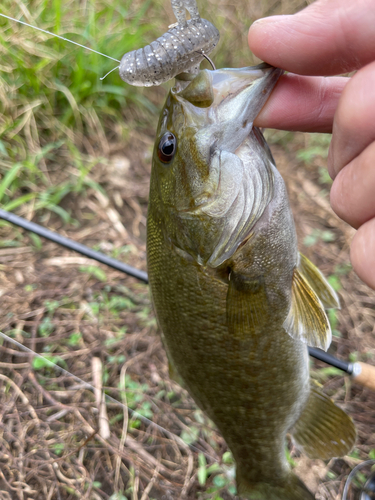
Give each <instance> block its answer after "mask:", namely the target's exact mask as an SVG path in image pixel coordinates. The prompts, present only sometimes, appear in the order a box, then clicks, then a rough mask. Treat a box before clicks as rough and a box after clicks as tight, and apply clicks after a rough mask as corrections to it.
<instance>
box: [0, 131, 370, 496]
mask: <svg viewBox="0 0 375 500" xmlns="http://www.w3.org/2000/svg"><path fill="white" fill-rule="evenodd" d="M271 140H272V134H271ZM134 141H136V144H137V148H129V149H127V150H124V149H123V148H122V147H120V146H118V145H114V146H110V148H109V152H108V156H109V158H110V161H109V163H108V164H107V165H105V164H100V163H99V164H98V165H97V167H95V169H94V170H93V171H92V173H91V174H90V175H91V176H92V178H93V179H94V180H95V181H97V182H99V183H101V184H102V185H103V186H104V187H105V189H106V192H107V193H108V198H106V197H105V196H103V195H100V194H98V193H96V192H94V191H93V190H91V191H90V190H88V191H87V193H86V196H84V197H82V198H79V199H78V198H76V197H75V196H74V195H69V196H67V197H66V199H65V200H64V208H66V209H69V210H70V211H71V213H72V214H73V216H74V218H75V219H77V220H78V221H79V222H80V225H79V228H76V227H75V226H74V225H63V224H62V222H61V220H59V219H58V218H57V217H55V216H49V215H48V214H44V215H45V216H44V218H43V219H42V220H41V219H40V218H38V217H36V218H34V219H33V220H34V221H35V222H39V223H40V222H42V223H43V224H44V225H46V226H48V227H49V228H51V229H55V230H58V231H59V232H61V233H62V234H64V235H66V236H69V237H70V238H72V239H74V240H76V241H79V242H82V243H84V244H86V245H88V246H90V247H93V246H96V248H99V249H100V250H101V251H103V252H106V253H110V254H112V255H114V254H115V252H116V251H117V252H118V255H119V257H118V258H120V259H121V260H123V261H125V262H127V263H129V264H131V265H133V266H137V267H139V268H141V269H146V261H145V243H144V241H145V220H146V219H145V218H146V207H147V197H148V182H149V173H150V166H149V164H150V161H149V160H150V151H151V147H152V142H153V138H152V136H151V135H135V136H134ZM305 141H306V138H305V136H304V135H302V134H301V135H299V134H296V135H295V136H294V138H293V140H292V141H291V142H288V143H287V144H284V145H281V143H280V141H277V142H278V143H276V144H274V145H273V146H272V149H273V152H274V154H275V158H276V162H277V165H278V167H279V169H280V171H281V173H282V175H283V176H284V178H285V180H286V182H287V185H288V190H289V193H290V199H291V204H292V207H293V210H294V214H295V219H296V225H297V230H298V235H299V240H300V242H301V250H302V251H303V253H305V254H306V255H307V257H309V258H310V259H311V260H312V261H313V262H314V263H315V264H317V265H318V266H319V268H320V269H321V270H322V272H323V273H324V274H325V275H328V276H329V275H332V274H336V275H337V266H345V265H346V264H348V262H349V245H350V240H351V238H352V236H353V230H352V229H351V228H350V227H348V226H347V225H346V224H345V223H343V222H342V221H340V220H339V219H338V218H337V217H336V216H335V215H334V214H333V212H332V210H331V208H330V205H329V200H328V195H327V192H325V193H324V192H323V193H322V190H323V189H324V188H326V190H327V186H322V185H321V184H319V182H318V166H319V163H318V160H314V161H312V162H311V163H310V164H309V165H308V166H306V165H304V164H302V163H301V162H298V161H297V160H296V152H297V151H298V150H299V149H301V148H303V147H305ZM281 142H282V141H281ZM34 215H35V214H34V213H33V211H32V209H30V211H29V213H28V214H26V216H28V217H29V218H30V217H34ZM314 229H315V230H316V229H319V230H321V231H326V230H329V231H331V232H332V233H333V234H334V236H335V239H334V241H331V242H324V241H322V240H321V239H318V240H317V241H316V243H315V244H314V245H312V246H309V247H304V246H303V244H302V242H303V241H304V238H305V237H306V236H307V235H310V234H311V233H312V232H313V231H314ZM15 235H16V236H17V238H18V241H19V242H20V246H19V247H15V248H12V247H10V248H3V249H0V296H1V299H0V300H1V305H0V308H1V311H0V312H1V314H0V331H3V332H4V333H5V334H8V335H11V336H12V337H13V338H15V339H16V340H18V341H19V342H21V343H22V344H24V345H25V346H27V347H28V348H30V349H32V350H35V351H36V352H38V353H41V352H50V353H53V355H54V356H56V357H59V359H60V362H62V363H63V366H64V367H65V368H66V369H67V370H68V371H69V372H72V373H74V374H75V375H76V376H78V377H79V378H80V379H81V380H83V381H85V382H88V383H90V384H93V385H95V387H96V388H97V389H98V390H100V382H98V379H100V372H101V371H104V373H105V377H104V384H105V388H106V390H107V393H108V394H109V395H110V396H112V397H113V398H115V399H116V400H120V401H122V402H123V403H124V405H125V406H124V407H121V406H120V405H119V404H116V403H114V402H113V401H112V402H109V403H108V404H107V412H108V417H109V419H110V421H111V428H110V436H109V437H105V436H106V434H105V433H106V428H105V425H103V424H102V421H103V420H102V419H101V418H100V417H101V416H102V415H103V413H102V412H103V405H101V403H100V397H99V400H98V399H97V397H96V396H95V394H94V393H93V392H92V391H91V390H89V389H88V388H86V387H85V385H84V384H83V383H82V382H79V381H77V380H74V379H72V377H70V376H68V375H67V374H64V373H59V372H58V371H57V370H55V369H53V368H48V367H47V368H42V369H38V370H36V369H33V367H32V364H31V362H32V358H33V356H32V355H30V354H29V353H27V352H24V351H22V350H20V349H18V348H17V347H15V346H14V345H12V344H11V343H10V342H7V341H4V342H0V370H1V373H0V498H1V499H24V500H26V499H30V500H31V499H32V500H47V499H48V500H53V499H56V500H60V499H61V500H62V499H64V500H65V499H73V498H83V499H108V498H109V497H110V496H111V494H112V493H113V492H114V491H125V490H128V492H127V493H126V496H127V497H128V498H132V499H140V500H146V499H147V498H155V499H156V498H157V499H176V498H188V499H194V498H211V497H210V496H203V491H204V489H203V488H202V487H200V485H199V482H198V480H197V474H196V472H197V461H198V451H197V450H200V452H202V453H204V454H205V455H206V460H207V463H213V462H215V461H217V462H219V463H221V459H222V455H223V453H224V452H225V451H226V445H225V442H224V440H223V439H222V437H221V436H220V435H219V434H218V433H217V432H216V430H215V429H214V428H213V426H212V424H211V423H210V422H209V421H208V420H207V419H206V418H205V417H203V416H202V414H201V413H200V412H199V411H197V409H196V407H195V404H194V402H193V401H192V400H191V399H190V398H189V396H188V395H187V394H186V392H185V391H184V390H183V389H181V388H180V387H179V386H177V385H176V384H175V383H174V382H172V381H170V379H169V377H168V369H167V362H166V357H165V353H164V350H163V348H162V345H161V341H160V337H159V335H158V332H157V328H156V322H155V320H154V318H153V315H152V310H151V305H150V302H149V297H148V291H147V286H146V285H143V284H141V283H139V282H137V281H136V280H135V279H133V278H130V277H127V276H125V275H123V274H121V273H120V272H117V271H114V270H112V269H109V268H107V267H105V266H102V265H97V264H95V263H92V261H89V260H88V259H85V258H83V257H81V256H79V255H77V254H74V253H73V252H69V251H67V250H65V249H63V248H60V247H58V246H56V245H55V244H52V243H48V242H44V241H43V245H42V248H41V249H40V250H37V249H36V248H35V245H34V244H33V242H32V241H31V240H30V237H29V236H28V235H27V234H26V233H24V232H22V231H18V230H15V229H14V228H11V227H2V228H0V237H1V238H3V239H12V238H14V237H15ZM119 252H120V253H119ZM121 252H122V253H121ZM93 264H94V265H95V266H97V267H98V268H100V269H101V270H102V271H104V273H105V276H104V275H100V276H99V277H98V275H97V274H92V273H90V272H82V271H80V266H86V267H87V266H90V265H93ZM339 279H340V281H341V285H342V288H341V290H340V292H339V295H340V299H341V303H342V309H341V311H340V313H339V324H338V327H337V329H338V330H339V331H340V336H335V337H334V339H333V343H332V347H331V349H330V352H332V353H334V354H336V355H337V356H338V357H340V358H341V359H348V357H349V355H350V353H358V354H357V358H358V359H359V360H364V361H367V362H369V363H372V364H375V359H374V353H375V348H374V345H375V343H374V333H375V329H374V325H375V293H374V292H373V291H371V290H370V289H369V288H368V287H366V286H365V285H364V284H363V283H362V282H361V281H360V280H359V279H358V278H357V277H356V275H355V274H354V272H353V271H349V272H348V273H345V272H343V273H342V274H340V275H339ZM120 299H121V300H120ZM116 300H117V301H118V300H120V305H117V306H116ZM54 301H55V302H54ZM78 332H79V333H80V335H79V336H78V340H77V342H76V343H74V342H73V343H72V342H71V338H72V337H71V335H72V334H73V333H78ZM124 332H125V333H124ZM121 356H125V358H122V357H121ZM61 360H63V361H61ZM322 368H324V365H323V364H322V363H317V362H314V363H313V367H312V370H313V372H314V373H315V374H318V375H319V377H320V381H321V382H323V383H324V389H325V391H326V392H327V393H328V394H329V395H330V396H331V397H332V398H333V399H334V400H335V401H337V402H338V404H339V405H340V406H342V407H343V408H345V409H346V410H347V412H348V413H349V414H350V415H351V416H352V417H353V419H354V421H355V424H356V427H357V430H358V440H357V445H356V449H357V452H356V454H355V456H351V457H344V458H342V459H336V460H331V461H330V462H329V463H328V464H327V463H324V462H323V461H319V460H314V461H311V460H307V459H306V458H305V457H303V456H301V455H300V454H299V452H298V451H297V450H295V449H292V450H291V456H292V458H293V459H294V461H295V462H296V472H297V473H298V474H299V475H300V476H301V478H302V479H303V480H304V481H305V482H306V483H307V485H308V486H309V487H310V488H311V489H312V490H313V491H315V492H316V498H317V499H320V500H323V499H324V500H328V499H329V500H333V499H339V498H341V494H342V490H343V486H344V482H345V477H346V476H347V474H348V472H349V471H350V469H351V468H352V467H353V466H354V465H356V464H357V463H359V462H361V461H362V460H365V459H367V458H368V453H369V452H370V450H371V449H373V448H375V412H374V409H375V393H374V392H371V391H370V390H369V389H365V388H363V387H361V386H358V385H356V384H354V383H352V381H351V380H350V378H349V377H344V376H343V375H337V374H335V375H329V374H327V373H326V372H324V370H321V369H322ZM98 374H99V375H98ZM124 379H126V380H127V381H128V384H129V383H130V386H129V385H128V386H127V387H128V391H130V393H128V399H132V403H131V405H132V406H133V407H134V408H137V409H139V411H143V412H144V413H145V414H146V415H149V416H150V418H151V419H152V421H153V422H154V423H155V424H157V425H159V426H162V427H163V428H165V429H166V430H167V431H166V432H163V431H161V430H160V428H158V427H157V426H156V425H154V424H152V423H151V422H150V423H148V422H144V421H139V420H138V422H137V421H136V422H135V423H134V425H133V426H130V427H129V429H128V430H126V427H127V426H126V423H127V422H128V420H129V419H131V418H132V417H131V415H129V414H128V412H127V410H126V404H127V400H126V397H125V394H124V392H123V391H121V390H120V387H121V383H123V381H124ZM132 383H133V384H134V387H132V386H131V384H132ZM140 391H142V392H140ZM137 397H138V401H137ZM146 403H147V404H146ZM124 408H125V409H124ZM133 422H134V418H133ZM187 427H190V428H191V427H193V428H195V429H197V431H196V432H197V438H196V440H195V442H194V448H192V447H189V446H188V445H187V444H185V442H184V441H183V440H182V439H181V438H180V437H179V436H181V434H182V433H183V432H184V431H185V432H186V431H187ZM103 436H104V437H103ZM210 481H211V479H208V485H210ZM206 488H207V486H206ZM199 492H201V496H199ZM221 496H222V498H228V499H229V498H232V497H231V496H230V494H229V493H225V491H224V492H222V493H221Z"/></svg>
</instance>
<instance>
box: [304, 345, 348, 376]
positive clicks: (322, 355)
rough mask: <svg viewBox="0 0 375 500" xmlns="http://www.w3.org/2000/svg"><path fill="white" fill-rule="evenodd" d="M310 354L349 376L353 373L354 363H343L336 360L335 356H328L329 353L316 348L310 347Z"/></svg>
mask: <svg viewBox="0 0 375 500" xmlns="http://www.w3.org/2000/svg"><path fill="white" fill-rule="evenodd" d="M309 354H310V356H312V357H313V358H316V359H319V360H320V361H324V363H327V364H328V365H332V366H334V367H335V368H338V369H339V370H342V371H343V372H346V373H347V374H348V375H351V374H352V373H353V363H349V362H348V361H341V359H337V358H335V356H332V354H328V352H324V351H322V350H321V349H317V348H316V347H309Z"/></svg>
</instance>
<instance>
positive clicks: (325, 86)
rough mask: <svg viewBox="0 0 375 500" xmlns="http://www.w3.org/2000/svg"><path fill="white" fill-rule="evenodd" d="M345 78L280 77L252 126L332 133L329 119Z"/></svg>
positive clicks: (331, 120) (333, 113)
mask: <svg viewBox="0 0 375 500" xmlns="http://www.w3.org/2000/svg"><path fill="white" fill-rule="evenodd" d="M348 80H349V78H344V77H340V76H333V77H329V78H325V77H322V76H299V75H293V74H287V75H283V76H282V77H281V78H280V81H279V82H278V84H277V86H276V88H275V90H274V91H273V92H272V94H271V96H270V98H269V99H268V101H267V103H266V104H265V106H264V107H263V109H262V111H261V112H260V113H259V115H258V116H257V118H256V120H255V122H254V125H256V126H257V127H264V128H277V129H282V130H298V131H300V132H332V124H333V117H334V115H335V112H336V108H337V105H338V102H339V99H340V96H341V93H342V91H343V89H344V87H345V85H346V84H347V83H348Z"/></svg>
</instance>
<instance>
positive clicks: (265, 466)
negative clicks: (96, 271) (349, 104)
mask: <svg viewBox="0 0 375 500" xmlns="http://www.w3.org/2000/svg"><path fill="white" fill-rule="evenodd" d="M281 74H282V71H281V70H280V69H277V68H273V67H271V66H269V65H267V64H265V63H263V64H260V65H258V66H254V67H248V68H239V69H230V68H226V69H218V70H212V71H211V70H201V71H200V72H199V73H198V74H197V75H196V76H194V75H192V76H191V78H190V81H189V79H187V78H186V74H185V75H184V79H183V80H182V79H179V78H178V77H176V81H175V85H174V87H173V88H172V89H171V90H170V92H169V94H168V96H167V99H166V102H165V105H164V107H163V109H162V112H161V115H160V119H159V124H158V129H157V133H156V141H155V147H154V152H153V163H152V171H151V180H150V198H149V208H148V220H147V263H148V273H149V282H150V287H151V295H152V301H153V304H154V309H155V313H156V317H157V320H158V324H159V326H160V329H161V331H162V338H163V342H164V345H165V348H166V351H167V356H168V359H169V364H170V375H171V377H172V378H173V379H174V380H176V381H179V382H180V383H182V384H183V386H184V387H185V388H186V389H187V390H188V391H189V392H190V394H191V396H192V397H193V398H194V400H195V401H196V403H197V405H198V406H199V407H200V408H201V409H202V410H203V411H204V412H205V413H206V414H207V415H208V417H209V418H210V419H211V420H212V421H213V422H214V423H215V425H216V426H217V428H218V429H219V431H220V432H221V434H222V436H223V437H224V439H225V440H226V443H227V444H228V447H229V449H230V450H231V452H232V454H233V457H234V460H235V463H236V483H237V491H238V494H239V495H240V496H241V497H243V498H246V499H254V500H255V499H257V500H287V499H288V500H312V499H313V498H314V496H313V494H312V493H311V492H310V491H309V490H308V489H307V487H306V486H305V485H304V483H303V482H302V480H300V479H299V478H298V477H297V475H295V474H294V473H293V472H292V471H291V468H290V466H289V464H288V461H287V459H286V451H285V447H286V437H287V434H289V435H291V437H292V440H293V443H294V444H295V446H296V447H298V448H299V449H300V450H301V451H303V452H304V453H305V454H306V455H307V456H308V457H310V458H320V459H329V458H331V457H339V456H343V455H345V454H346V453H348V452H349V451H350V450H351V449H352V447H353V444H354V442H355V437H356V431H355V427H354V424H353V421H352V419H351V418H350V417H349V416H348V415H347V414H346V413H345V412H344V411H343V410H342V409H340V408H339V407H338V406H336V405H335V404H334V402H333V401H332V400H331V399H330V398H329V397H328V396H327V395H325V394H324V393H323V392H322V391H321V390H320V388H319V387H318V386H317V385H316V384H315V383H314V382H312V381H311V380H310V375H309V359H308V348H307V346H308V345H309V346H315V347H320V348H322V349H325V350H326V349H327V348H328V347H329V345H330V342H331V329H330V325H329V321H328V319H327V315H326V312H325V309H327V308H335V307H339V299H338V297H337V295H336V292H335V291H334V290H333V289H332V287H331V286H330V284H329V283H328V282H327V280H326V279H325V278H324V276H323V275H322V273H321V272H320V271H319V269H318V268H317V267H316V266H315V265H314V264H313V263H312V262H310V261H309V260H308V259H307V258H306V257H305V256H303V255H302V254H300V253H299V252H298V244H297V236H296V230H295V224H294V220H293V216H292V212H291V208H290V205H289V200H288V195H287V191H286V187H285V184H284V181H283V179H282V177H281V175H280V173H279V172H278V170H277V168H276V165H275V161H274V159H273V156H272V153H271V151H270V149H269V147H268V145H267V143H266V141H265V139H264V137H263V134H262V133H261V131H260V130H259V129H258V128H257V127H255V126H254V125H253V123H254V120H255V118H256V116H257V115H258V114H259V112H260V110H261V109H262V107H263V106H264V104H265V103H266V101H267V99H268V97H269V96H270V94H271V92H272V90H273V88H274V87H275V85H276V83H277V81H278V79H279V77H280V75H281Z"/></svg>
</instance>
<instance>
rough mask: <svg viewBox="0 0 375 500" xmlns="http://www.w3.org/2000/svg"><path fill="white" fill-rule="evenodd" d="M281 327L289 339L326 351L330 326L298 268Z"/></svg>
mask: <svg viewBox="0 0 375 500" xmlns="http://www.w3.org/2000/svg"><path fill="white" fill-rule="evenodd" d="M283 327H284V328H285V330H286V332H287V333H289V335H290V336H291V337H293V338H294V339H299V340H302V342H305V343H306V344H308V345H309V346H312V347H320V348H321V349H324V350H325V351H326V350H327V349H328V347H329V345H330V343H331V339H332V333H331V326H330V324H329V321H328V318H327V315H326V313H325V312H324V307H323V304H322V302H321V301H320V299H319V297H318V296H317V294H316V293H315V292H314V290H313V289H312V288H311V286H310V284H309V283H308V281H307V280H306V279H305V278H304V276H303V275H302V274H301V272H300V271H299V269H298V268H296V269H295V270H294V274H293V280H292V299H291V304H290V309H289V313H288V316H287V317H286V319H285V321H284V324H283Z"/></svg>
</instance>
